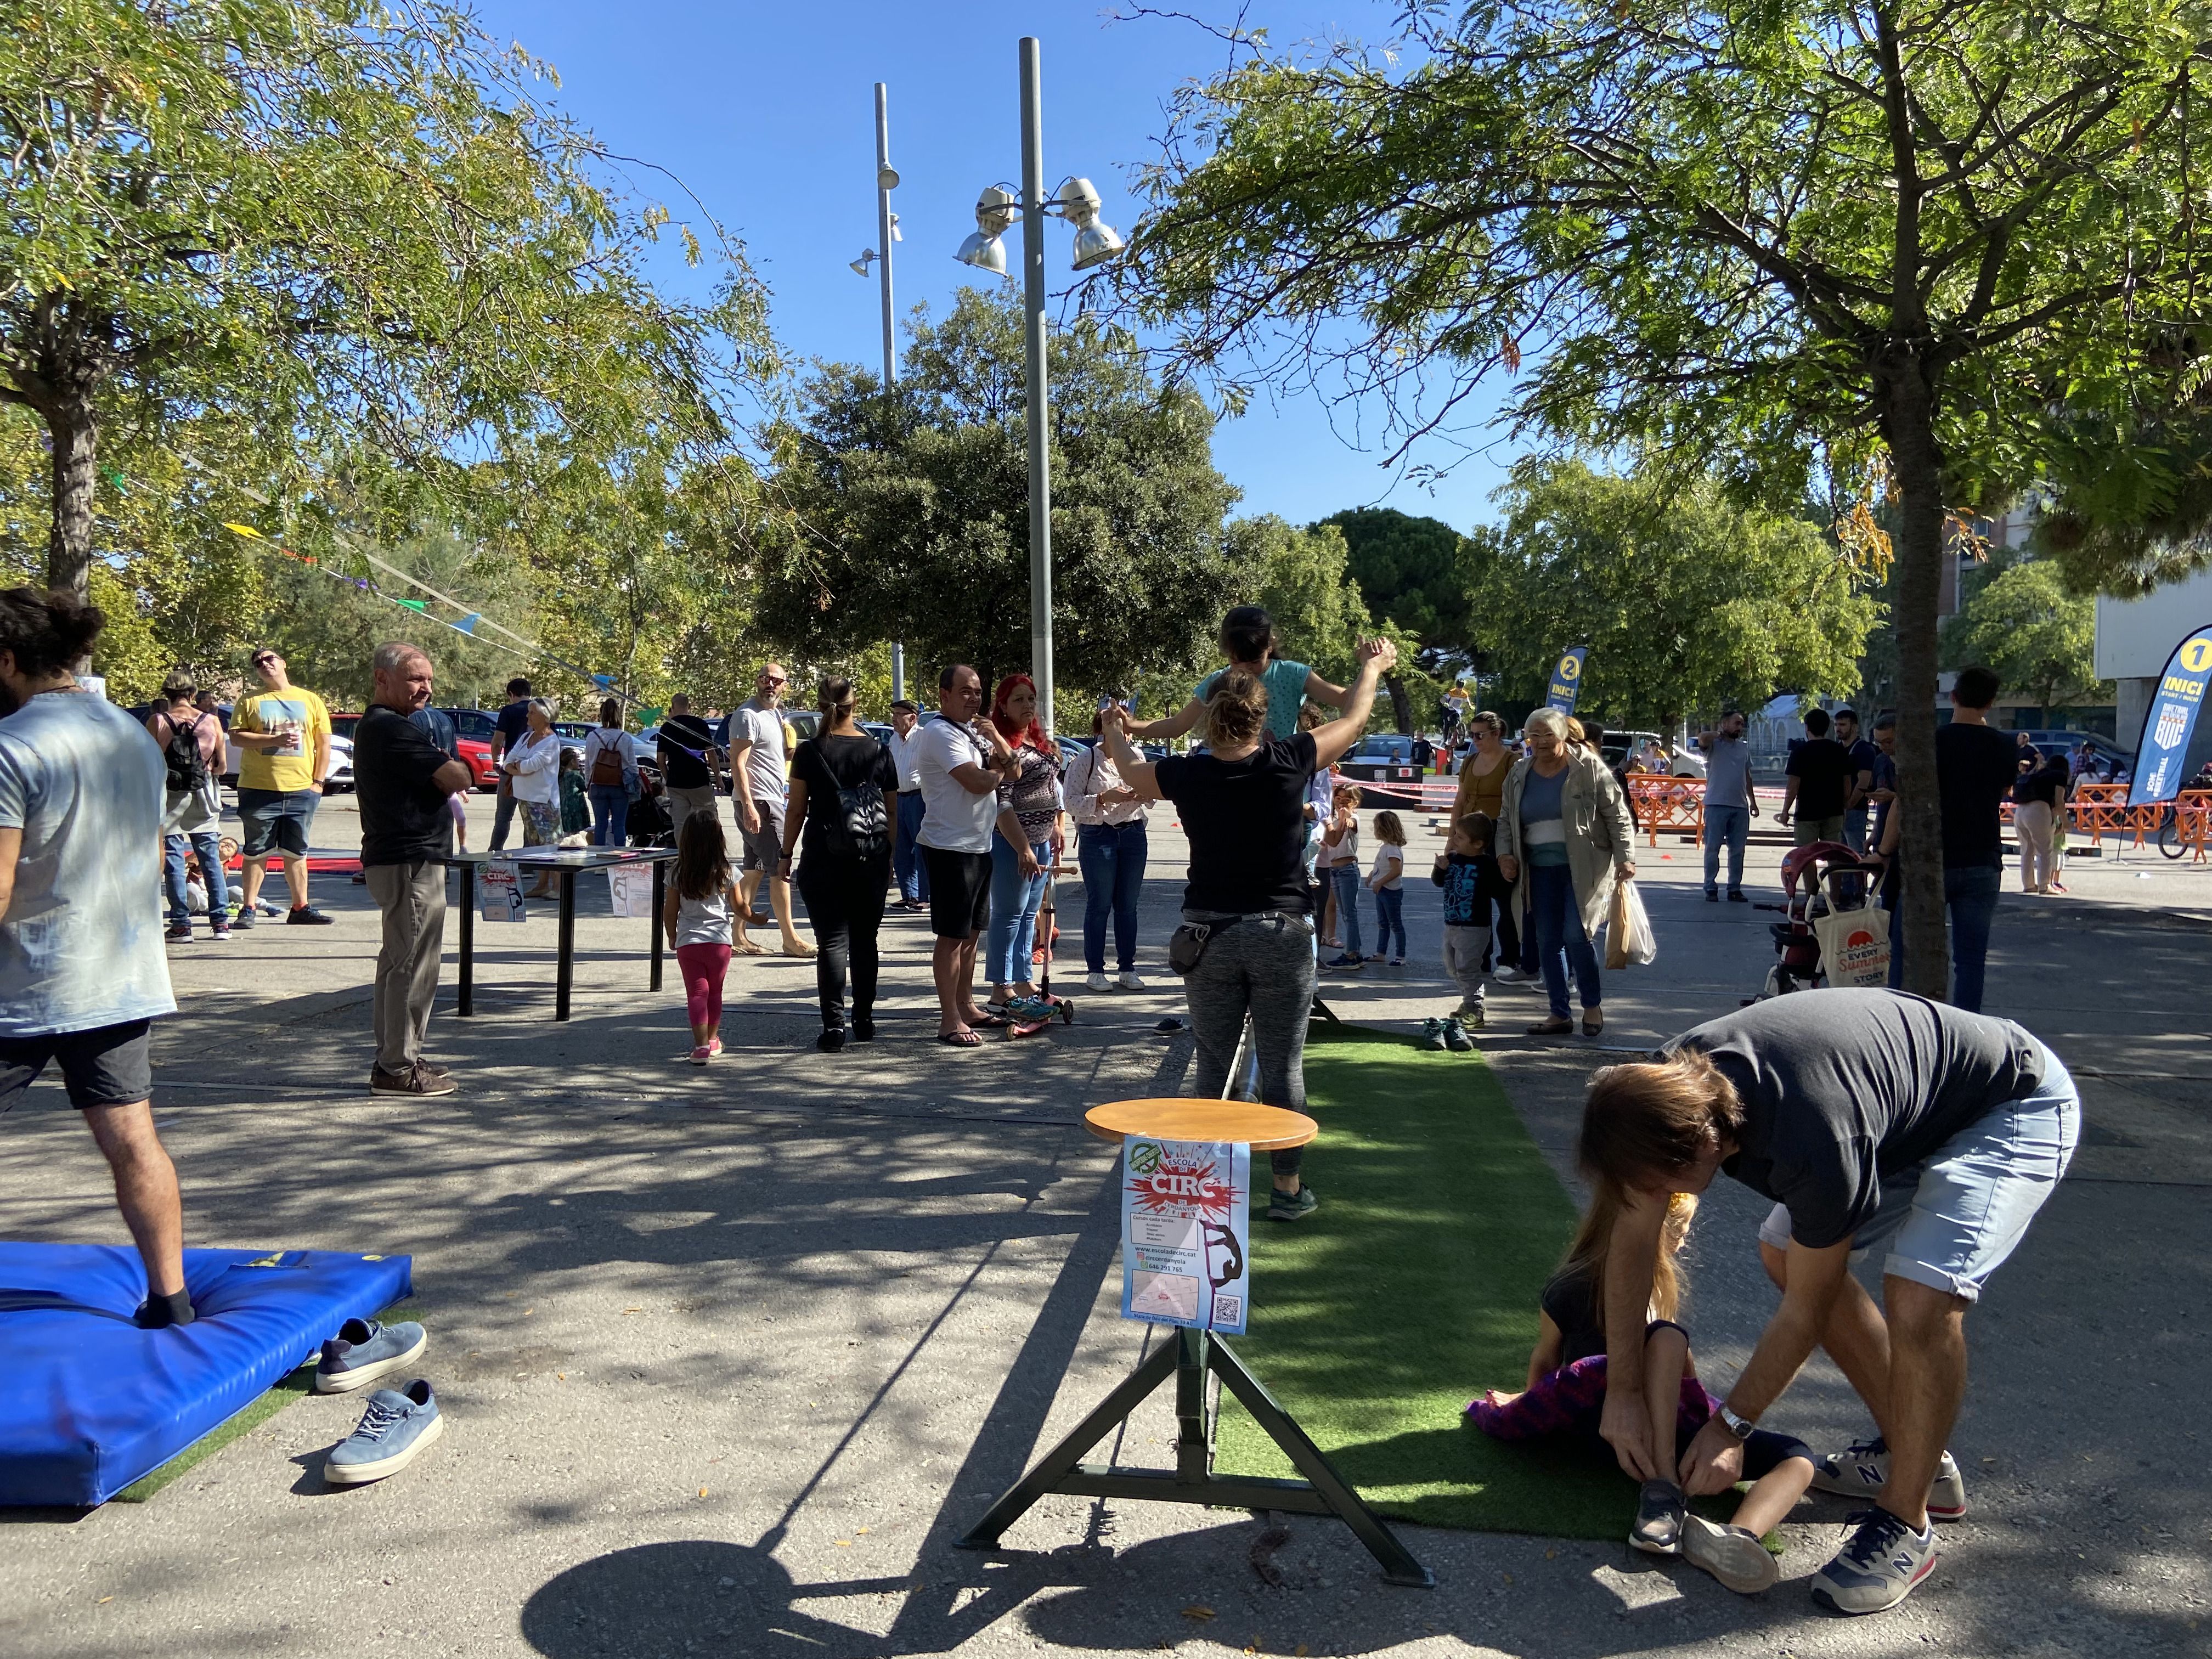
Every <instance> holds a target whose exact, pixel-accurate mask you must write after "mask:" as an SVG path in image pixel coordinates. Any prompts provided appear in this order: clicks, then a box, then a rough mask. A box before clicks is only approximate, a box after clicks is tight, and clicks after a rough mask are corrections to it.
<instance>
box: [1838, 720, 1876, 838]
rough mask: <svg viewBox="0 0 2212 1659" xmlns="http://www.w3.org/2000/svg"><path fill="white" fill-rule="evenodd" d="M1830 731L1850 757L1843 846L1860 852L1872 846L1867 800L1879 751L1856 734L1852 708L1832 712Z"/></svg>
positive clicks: (1857, 732) (1856, 726)
mask: <svg viewBox="0 0 2212 1659" xmlns="http://www.w3.org/2000/svg"><path fill="white" fill-rule="evenodd" d="M1834 730H1835V734H1836V741H1837V742H1838V743H1840V744H1843V745H1844V749H1845V750H1848V751H1850V757H1851V778H1850V795H1849V796H1848V797H1847V798H1846V799H1844V846H1846V847H1848V848H1850V849H1851V851H1853V852H1854V853H1863V852H1865V851H1866V850H1867V848H1868V847H1869V845H1871V844H1872V843H1870V842H1869V841H1868V840H1867V818H1868V815H1869V805H1868V801H1867V797H1868V795H1869V793H1872V792H1873V789H1874V775H1875V768H1876V766H1877V765H1878V764H1879V763H1880V761H1881V750H1878V749H1876V748H1875V746H1874V744H1872V743H1870V742H1869V741H1868V740H1867V739H1866V738H1863V737H1861V736H1860V735H1859V711H1858V710H1857V709H1856V708H1838V710H1836V713H1835V727H1834Z"/></svg>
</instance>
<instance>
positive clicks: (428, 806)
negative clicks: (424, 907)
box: [353, 702, 453, 869]
mask: <svg viewBox="0 0 2212 1659" xmlns="http://www.w3.org/2000/svg"><path fill="white" fill-rule="evenodd" d="M452 758H453V757H451V756H450V755H448V754H447V753H446V751H445V750H442V749H441V748H439V747H438V745H437V744H435V743H433V742H431V741H430V739H429V738H428V735H427V734H426V733H425V732H423V730H422V727H421V726H417V725H416V724H415V723H414V721H412V720H410V719H408V718H407V716H406V715H404V714H401V713H400V712H399V711H398V709H396V708H390V707H388V706H387V705H386V704H384V703H380V702H373V703H371V704H370V705H369V706H368V713H367V714H363V715H362V717H361V724H360V725H359V726H356V727H355V728H354V734H353V783H354V789H355V792H356V794H357V795H358V797H359V798H360V801H361V862H362V868H363V869H368V868H369V867H371V866H375V865H385V864H416V863H420V862H421V861H422V860H425V859H436V858H443V857H445V855H446V854H448V853H450V852H452V851H453V815H452V814H451V813H450V812H448V811H447V810H446V791H444V790H443V789H441V788H440V787H438V786H437V785H436V784H435V783H433V782H432V781H431V779H432V778H433V777H434V776H435V775H436V773H437V770H438V769H439V768H440V767H441V766H443V765H445V764H446V763H447V762H448V761H449V760H451V759H452Z"/></svg>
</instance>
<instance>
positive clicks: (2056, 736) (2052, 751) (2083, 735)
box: [2025, 726, 2136, 778]
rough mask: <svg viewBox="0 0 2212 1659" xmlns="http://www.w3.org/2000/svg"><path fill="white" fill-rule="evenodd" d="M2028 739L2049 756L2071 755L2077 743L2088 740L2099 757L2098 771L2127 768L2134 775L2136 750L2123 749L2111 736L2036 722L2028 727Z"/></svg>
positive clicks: (2111, 772)
mask: <svg viewBox="0 0 2212 1659" xmlns="http://www.w3.org/2000/svg"><path fill="white" fill-rule="evenodd" d="M2025 735H2026V736H2027V740H2028V741H2029V742H2030V743H2032V744H2034V745H2035V746H2036V747H2037V748H2038V749H2039V750H2042V751H2043V756H2044V758H2045V759H2046V760H2048V759H2049V758H2050V757H2051V756H2053V755H2059V754H2063V755H2066V756H2068V757H2069V758H2070V757H2071V756H2072V755H2073V752H2074V748H2075V744H2084V743H2086V744H2088V745H2089V750H2090V753H2091V754H2093V755H2094V756H2095V757H2096V765H2097V770H2098V774H2099V775H2100V776H2101V777H2106V778H2110V777H2112V776H2114V775H2117V774H2118V773H2119V772H2122V771H2125V772H2128V773H2129V774H2130V775H2132V774H2133V772H2134V770H2135V763H2136V757H2135V755H2134V753H2133V751H2131V750H2126V749H2123V748H2121V747H2120V746H2119V744H2116V743H2114V742H2113V741H2112V739H2111V738H2108V737H2105V736H2103V735H2102V734H2101V733H2099V732H2071V731H2064V730H2060V729H2058V728H2056V727H2046V726H2035V727H2032V728H2029V729H2027V732H2026V734H2025Z"/></svg>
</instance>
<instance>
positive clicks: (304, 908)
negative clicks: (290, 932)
mask: <svg viewBox="0 0 2212 1659" xmlns="http://www.w3.org/2000/svg"><path fill="white" fill-rule="evenodd" d="M284 920H285V921H288V922H289V923H290V924H291V925H292V926H293V927H329V926H330V925H331V918H330V917H328V916H326V915H324V914H323V913H322V912H321V911H320V910H318V909H317V908H315V907H314V906H313V905H312V904H301V905H295V907H294V908H291V909H290V910H288V911H286V912H285V913H284Z"/></svg>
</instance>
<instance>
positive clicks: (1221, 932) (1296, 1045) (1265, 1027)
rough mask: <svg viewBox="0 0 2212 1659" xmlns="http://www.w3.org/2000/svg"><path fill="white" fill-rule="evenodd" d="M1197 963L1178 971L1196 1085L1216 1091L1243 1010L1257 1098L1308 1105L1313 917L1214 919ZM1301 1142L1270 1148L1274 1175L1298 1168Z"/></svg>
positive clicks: (1224, 1078)
mask: <svg viewBox="0 0 2212 1659" xmlns="http://www.w3.org/2000/svg"><path fill="white" fill-rule="evenodd" d="M1214 928H1215V932H1214V934H1213V937H1212V938H1211V939H1208V940H1206V954H1205V955H1203V956H1201V957H1200V958H1199V961H1198V966H1197V967H1196V968H1195V969H1193V970H1192V971H1191V972H1190V973H1188V974H1186V975H1183V981H1182V988H1183V995H1184V996H1185V998H1186V999H1188V1002H1189V1004H1190V1026H1191V1030H1192V1032H1193V1033H1194V1035H1195V1036H1197V1038H1198V1078H1197V1087H1196V1089H1195V1090H1194V1092H1195V1093H1197V1094H1200V1095H1204V1096H1218V1095H1219V1094H1220V1092H1221V1089H1222V1085H1224V1084H1225V1083H1226V1082H1228V1080H1229V1066H1230V1062H1231V1061H1232V1060H1235V1058H1236V1057H1237V1038H1238V1037H1239V1036H1242V1035H1243V1030H1244V1016H1245V1013H1246V1012H1247V1011H1249V1012H1250V1013H1251V1016H1252V1042H1253V1047H1254V1048H1255V1049H1256V1050H1257V1052H1258V1054H1259V1059H1260V1098H1261V1101H1262V1102H1264V1103H1266V1104H1267V1105H1269V1106H1284V1107H1288V1108H1289V1109H1291V1111H1294V1112H1302V1111H1304V1109H1305V1105H1306V1074H1305V1049H1306V1021H1307V1020H1308V1019H1309V1018H1311V1017H1312V1013H1313V991H1314V936H1313V924H1312V923H1311V922H1310V921H1305V920H1304V919H1303V918H1299V919H1297V920H1292V919H1291V918H1288V917H1281V916H1277V917H1271V918H1269V919H1268V920H1267V921H1240V922H1237V923H1236V924H1235V925H1234V926H1228V925H1225V924H1223V923H1219V922H1217V923H1215V924H1214ZM1304 1152H1305V1148H1304V1147H1303V1146H1293V1147H1291V1149H1290V1150H1289V1151H1287V1152H1270V1153H1268V1154H1267V1157H1268V1160H1269V1162H1270V1164H1272V1166H1273V1170H1274V1172H1275V1173H1276V1174H1277V1175H1279V1176H1286V1175H1295V1174H1297V1169H1298V1163H1299V1160H1300V1159H1301V1158H1303V1157H1304Z"/></svg>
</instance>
